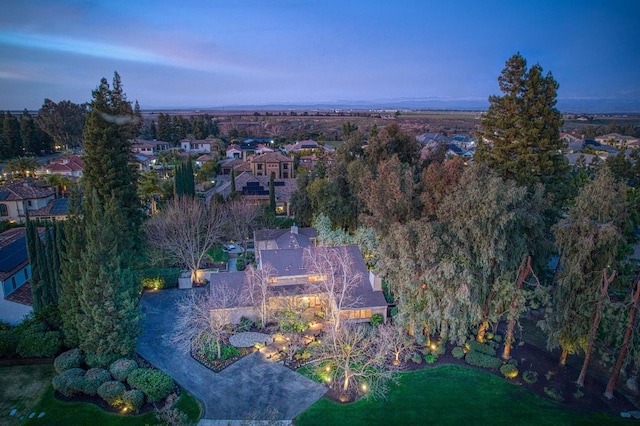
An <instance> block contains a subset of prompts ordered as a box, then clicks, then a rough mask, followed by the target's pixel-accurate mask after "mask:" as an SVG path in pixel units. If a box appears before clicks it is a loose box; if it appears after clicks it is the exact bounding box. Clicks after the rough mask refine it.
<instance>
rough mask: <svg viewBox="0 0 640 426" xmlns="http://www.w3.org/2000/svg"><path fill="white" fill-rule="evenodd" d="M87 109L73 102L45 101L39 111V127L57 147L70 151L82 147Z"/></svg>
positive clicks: (37, 120)
mask: <svg viewBox="0 0 640 426" xmlns="http://www.w3.org/2000/svg"><path fill="white" fill-rule="evenodd" d="M85 117H86V109H85V106H84V105H78V104H74V103H73V102H71V101H60V102H58V103H56V102H53V101H52V100H51V99H45V100H44V103H43V104H42V107H41V108H40V109H39V110H38V116H37V118H36V123H37V124H38V127H40V129H41V130H42V131H43V132H45V133H46V134H48V135H49V136H51V138H53V142H54V144H55V145H56V146H58V147H61V148H64V149H70V148H74V147H77V146H80V144H81V142H82V132H83V129H84V124H85Z"/></svg>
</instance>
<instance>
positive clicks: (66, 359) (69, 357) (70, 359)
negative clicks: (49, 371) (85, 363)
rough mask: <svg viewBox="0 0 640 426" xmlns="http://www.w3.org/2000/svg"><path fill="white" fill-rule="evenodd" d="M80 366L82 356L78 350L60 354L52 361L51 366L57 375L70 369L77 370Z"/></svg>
mask: <svg viewBox="0 0 640 426" xmlns="http://www.w3.org/2000/svg"><path fill="white" fill-rule="evenodd" d="M81 365H82V354H81V353H80V349H78V348H76V349H71V350H70V351H66V352H62V353H61V354H60V355H58V356H57V357H56V359H55V360H53V366H54V367H55V369H56V372H57V373H58V374H60V373H62V372H63V371H66V370H68V369H70V368H79V367H80V366H81Z"/></svg>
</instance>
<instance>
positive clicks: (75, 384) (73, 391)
mask: <svg viewBox="0 0 640 426" xmlns="http://www.w3.org/2000/svg"><path fill="white" fill-rule="evenodd" d="M51 383H52V384H53V388H54V389H55V390H57V391H58V392H60V393H61V394H63V395H64V396H66V397H71V396H74V395H77V394H79V393H82V392H83V387H84V370H83V369H82V368H70V369H68V370H65V371H63V372H62V373H60V374H58V375H57V376H55V377H54V378H53V380H52V381H51Z"/></svg>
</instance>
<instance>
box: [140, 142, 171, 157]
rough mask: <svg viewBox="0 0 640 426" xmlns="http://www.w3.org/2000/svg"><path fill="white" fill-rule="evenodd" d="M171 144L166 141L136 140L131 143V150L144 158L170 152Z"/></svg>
mask: <svg viewBox="0 0 640 426" xmlns="http://www.w3.org/2000/svg"><path fill="white" fill-rule="evenodd" d="M169 148H170V145H169V142H164V141H157V140H153V141H147V140H143V139H134V140H132V141H131V150H132V151H133V152H134V153H136V154H141V155H144V156H147V157H148V156H153V155H158V153H160V152H163V151H167V150H169Z"/></svg>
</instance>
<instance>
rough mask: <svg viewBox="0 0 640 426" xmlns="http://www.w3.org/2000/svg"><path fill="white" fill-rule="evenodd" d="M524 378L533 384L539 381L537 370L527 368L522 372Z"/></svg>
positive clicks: (526, 381)
mask: <svg viewBox="0 0 640 426" xmlns="http://www.w3.org/2000/svg"><path fill="white" fill-rule="evenodd" d="M522 380H524V381H525V383H528V384H530V385H532V384H534V383H536V382H537V381H538V373H537V372H536V371H531V370H527V371H525V372H524V373H522Z"/></svg>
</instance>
